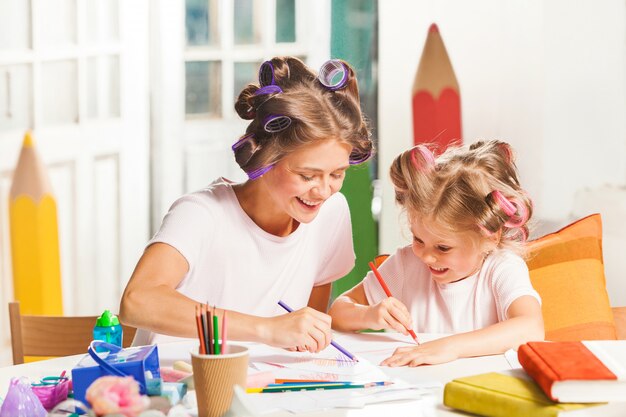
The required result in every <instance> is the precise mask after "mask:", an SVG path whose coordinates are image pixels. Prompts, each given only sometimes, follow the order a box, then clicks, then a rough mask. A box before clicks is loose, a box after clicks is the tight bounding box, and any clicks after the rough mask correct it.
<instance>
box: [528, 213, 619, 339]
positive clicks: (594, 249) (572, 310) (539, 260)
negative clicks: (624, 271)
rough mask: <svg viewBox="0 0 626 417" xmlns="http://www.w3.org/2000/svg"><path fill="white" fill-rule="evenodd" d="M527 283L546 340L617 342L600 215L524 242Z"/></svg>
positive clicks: (591, 216)
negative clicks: (538, 304) (536, 297)
mask: <svg viewBox="0 0 626 417" xmlns="http://www.w3.org/2000/svg"><path fill="white" fill-rule="evenodd" d="M528 249H529V258H528V260H527V261H526V263H527V264H528V269H529V270H530V280H531V282H532V284H533V287H535V289H536V290H537V292H538V293H539V295H540V296H541V302H542V307H541V308H542V313H543V319H544V324H545V329H546V340H558V341H572V340H603V339H604V340H606V339H616V338H617V337H616V333H615V323H614V321H613V312H612V311H611V305H610V302H609V296H608V294H607V292H606V282H605V278H604V263H603V261H602V219H601V217H600V214H592V215H590V216H587V217H584V218H582V219H580V220H578V221H576V222H574V223H572V224H570V225H568V226H565V227H564V228H562V229H561V230H559V231H557V232H554V233H550V234H548V235H546V236H543V237H541V238H539V239H536V240H533V241H531V242H529V243H528Z"/></svg>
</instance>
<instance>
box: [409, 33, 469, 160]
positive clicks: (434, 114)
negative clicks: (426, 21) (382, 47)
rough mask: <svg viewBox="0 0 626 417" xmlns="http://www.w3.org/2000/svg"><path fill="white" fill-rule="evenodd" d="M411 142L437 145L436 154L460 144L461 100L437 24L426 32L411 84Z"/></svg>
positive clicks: (457, 84)
mask: <svg viewBox="0 0 626 417" xmlns="http://www.w3.org/2000/svg"><path fill="white" fill-rule="evenodd" d="M412 96H413V98H412V100H413V139H414V142H415V144H416V145H418V144H420V143H433V144H436V147H437V153H440V152H443V151H444V150H445V149H446V148H447V147H448V145H450V144H452V143H458V144H461V142H462V140H461V96H460V93H459V83H458V82H457V79H456V76H455V75H454V70H453V69H452V63H451V62H450V58H449V57H448V53H447V51H446V47H445V45H444V43H443V39H442V38H441V34H440V33H439V28H438V27H437V25H436V24H434V23H433V24H432V25H431V26H430V29H429V30H428V36H427V38H426V43H425V44H424V50H423V51H422V56H421V58H420V63H419V66H418V68H417V72H416V74H415V81H414V83H413V92H412Z"/></svg>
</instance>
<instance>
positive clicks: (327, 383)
mask: <svg viewBox="0 0 626 417" xmlns="http://www.w3.org/2000/svg"><path fill="white" fill-rule="evenodd" d="M391 384H393V382H389V381H376V382H366V383H357V382H350V381H311V382H283V383H282V384H267V386H268V387H292V386H293V387H297V386H299V385H367V386H368V387H375V386H385V385H391Z"/></svg>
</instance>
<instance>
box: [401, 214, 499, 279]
mask: <svg viewBox="0 0 626 417" xmlns="http://www.w3.org/2000/svg"><path fill="white" fill-rule="evenodd" d="M411 231H412V232H413V245H412V249H413V253H414V254H415V256H417V257H418V258H420V259H421V260H422V261H423V262H424V263H425V264H426V266H427V267H428V269H429V271H430V274H431V277H432V278H433V279H434V280H435V281H437V282H438V283H440V284H449V283H451V282H456V281H460V280H462V279H464V278H467V277H469V276H471V275H473V274H474V273H476V271H478V270H479V269H480V267H481V265H482V263H483V261H484V259H485V254H486V253H487V251H488V249H487V246H488V245H490V244H493V242H492V241H491V240H490V239H488V238H487V239H486V242H484V244H483V243H477V240H476V236H475V235H474V233H475V232H472V231H468V232H462V233H456V234H452V233H450V232H449V230H448V229H445V228H443V227H441V226H440V225H439V224H437V223H436V222H435V221H433V220H432V219H421V218H416V219H413V220H412V221H411Z"/></svg>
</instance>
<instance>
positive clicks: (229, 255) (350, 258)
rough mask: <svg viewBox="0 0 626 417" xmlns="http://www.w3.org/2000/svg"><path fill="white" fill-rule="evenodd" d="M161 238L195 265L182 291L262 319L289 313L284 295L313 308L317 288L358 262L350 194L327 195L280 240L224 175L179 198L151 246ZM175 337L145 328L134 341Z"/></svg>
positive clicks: (289, 300)
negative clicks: (244, 206) (245, 205)
mask: <svg viewBox="0 0 626 417" xmlns="http://www.w3.org/2000/svg"><path fill="white" fill-rule="evenodd" d="M156 242H161V243H166V244H168V245H170V246H172V247H174V248H175V249H176V250H178V251H179V252H180V253H181V254H182V255H183V256H184V257H185V259H186V260H187V262H188V263H189V271H188V272H187V274H186V275H185V277H184V278H183V279H182V281H181V282H180V283H179V285H178V286H177V287H176V290H177V291H178V292H180V293H182V294H184V295H186V296H187V297H189V298H191V299H193V300H195V301H197V302H199V303H208V304H209V305H210V306H213V305H214V306H216V307H219V308H224V309H226V310H234V311H238V312H242V313H246V314H251V315H255V316H260V317H271V316H276V315H279V314H285V311H284V310H283V309H282V308H281V307H280V306H279V305H278V301H279V300H282V301H284V302H285V303H286V304H287V305H289V306H290V307H291V308H293V309H294V310H297V309H300V308H303V307H305V306H306V305H307V303H308V300H309V296H310V295H311V290H312V289H313V287H314V286H319V285H324V284H327V283H330V282H332V281H335V280H337V279H339V278H341V277H343V276H345V275H346V274H347V273H349V272H350V271H351V270H352V267H353V266H354V260H355V255H354V249H353V245H352V226H351V223H350V211H349V209H348V203H347V201H346V198H345V197H344V196H343V195H342V194H340V193H336V194H334V195H333V196H331V197H330V198H329V199H328V200H326V202H324V204H323V205H322V207H321V208H320V211H319V213H318V215H317V217H316V218H315V219H314V220H313V221H312V222H310V223H308V224H305V223H301V224H300V225H299V226H298V228H297V229H296V230H295V231H294V232H293V233H291V234H290V235H288V236H285V237H279V236H275V235H272V234H270V233H267V232H265V231H264V230H263V229H261V228H260V227H259V226H257V224H256V223H254V221H252V219H251V218H250V217H248V215H247V214H246V213H245V211H244V210H243V209H242V208H241V206H240V205H239V201H238V200H237V197H236V195H235V192H234V191H233V189H232V182H230V181H228V180H226V179H224V178H219V179H217V180H216V181H214V182H213V183H212V184H210V185H209V186H208V187H207V188H205V189H203V190H200V191H197V192H194V193H191V194H187V195H185V196H183V197H181V198H179V199H178V200H177V201H176V202H175V203H174V204H173V205H172V207H171V208H170V210H169V212H168V213H167V215H166V216H165V217H164V219H163V223H162V224H161V228H160V229H159V231H158V232H157V233H156V235H155V236H154V237H153V238H152V239H151V240H150V241H149V242H148V244H147V246H149V245H151V244H153V243H156ZM147 246H146V247H147ZM163 314H167V309H164V310H163ZM189 319H190V320H193V317H190V318H189ZM170 340H180V338H174V337H171V336H165V335H161V334H156V333H152V332H150V331H147V330H144V329H138V330H137V335H136V336H135V340H134V342H133V344H134V345H143V344H151V343H158V342H163V341H170Z"/></svg>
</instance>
